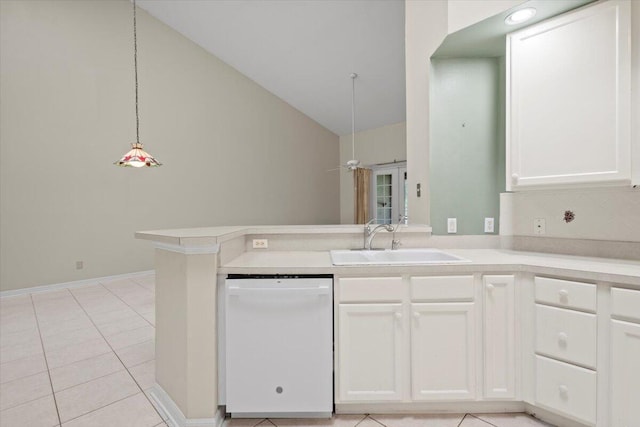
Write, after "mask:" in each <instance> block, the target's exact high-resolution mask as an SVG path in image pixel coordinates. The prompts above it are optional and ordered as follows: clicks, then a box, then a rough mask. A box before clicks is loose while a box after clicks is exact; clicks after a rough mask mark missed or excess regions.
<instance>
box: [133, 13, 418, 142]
mask: <svg viewBox="0 0 640 427" xmlns="http://www.w3.org/2000/svg"><path fill="white" fill-rule="evenodd" d="M137 4H138V6H140V7H141V8H143V9H144V10H146V11H147V12H149V13H150V14H151V15H152V16H154V17H156V18H157V19H159V20H161V21H163V22H164V23H166V24H167V25H169V26H171V27H172V28H174V29H175V30H176V31H178V32H180V33H181V34H183V35H184V36H186V37H187V38H189V39H190V40H192V41H194V42H195V43H197V44H198V45H200V46H202V47H203V48H204V49H206V50H207V51H209V52H211V53H212V54H214V55H215V56H217V57H218V58H220V59H221V60H223V61H224V62H226V63H227V64H229V65H231V66H232V67H234V68H235V69H237V70H238V71H239V72H241V73H242V74H244V75H246V76H247V77H249V78H251V79H252V80H254V81H255V82H256V83H258V84H259V85H261V86H262V87H264V88H265V89H267V90H269V91H270V92H272V93H274V94H275V95H277V96H278V97H280V98H282V99H283V100H284V101H286V102H287V103H289V104H291V105H292V106H294V107H295V108H297V109H299V110H300V111H302V112H303V113H305V114H306V115H308V116H309V117H311V118H312V119H314V120H316V121H317V122H319V123H320V124H322V125H323V126H325V127H326V128H328V129H330V130H331V131H333V132H334V133H336V134H338V135H345V134H348V133H350V132H351V78H350V77H349V76H350V74H351V73H352V72H356V73H358V75H359V77H358V78H357V79H356V82H355V83H356V131H358V130H365V129H372V128H376V127H380V126H384V125H387V124H392V123H398V122H401V121H404V120H405V62H404V1H403V0H323V1H317V0H297V1H291V0H264V1H257V0H163V1H157V0H138V1H137Z"/></svg>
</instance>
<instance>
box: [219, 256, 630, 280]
mask: <svg viewBox="0 0 640 427" xmlns="http://www.w3.org/2000/svg"><path fill="white" fill-rule="evenodd" d="M445 252H449V253H452V254H454V255H458V256H460V257H462V258H465V259H468V260H470V261H471V262H469V263H464V264H449V265H442V264H441V265H420V266H389V265H380V266H370V265H368V266H334V265H332V263H331V256H330V254H329V252H328V251H269V250H266V251H249V252H244V253H243V254H241V255H240V256H238V257H236V258H235V259H233V260H231V261H229V262H227V263H225V264H224V265H222V266H221V267H220V268H219V272H220V273H221V274H232V273H235V274H251V273H258V272H260V273H263V274H295V273H297V274H339V275H342V276H353V275H368V276H369V275H376V274H379V275H383V276H384V275H393V274H432V273H453V272H460V273H463V272H464V273H468V272H521V271H525V272H531V273H535V274H547V275H555V276H569V277H571V278H576V279H582V280H589V281H599V282H612V283H620V284H627V285H633V286H639V287H640V262H639V261H629V260H617V259H608V258H588V257H577V256H569V255H558V254H543V253H533V252H518V251H510V250H501V249H447V250H445Z"/></svg>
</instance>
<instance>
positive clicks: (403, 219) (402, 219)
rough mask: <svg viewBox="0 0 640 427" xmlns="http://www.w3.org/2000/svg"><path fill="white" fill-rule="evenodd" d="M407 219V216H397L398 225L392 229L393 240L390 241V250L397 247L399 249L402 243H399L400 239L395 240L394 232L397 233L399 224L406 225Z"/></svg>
mask: <svg viewBox="0 0 640 427" xmlns="http://www.w3.org/2000/svg"><path fill="white" fill-rule="evenodd" d="M408 219H409V217H408V216H407V215H402V214H400V215H399V216H398V223H397V224H396V226H395V227H394V229H393V239H392V240H391V250H396V249H398V247H400V245H401V244H402V242H400V239H396V231H398V228H399V227H400V224H402V223H404V224H406V223H407V220H408Z"/></svg>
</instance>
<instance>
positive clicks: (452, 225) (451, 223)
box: [447, 218, 458, 234]
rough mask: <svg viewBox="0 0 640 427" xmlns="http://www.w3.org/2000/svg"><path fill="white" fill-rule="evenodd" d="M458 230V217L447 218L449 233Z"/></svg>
mask: <svg viewBox="0 0 640 427" xmlns="http://www.w3.org/2000/svg"><path fill="white" fill-rule="evenodd" d="M457 232H458V219H457V218H447V233H450V234H454V233H457Z"/></svg>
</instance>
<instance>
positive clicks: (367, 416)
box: [353, 414, 369, 427]
mask: <svg viewBox="0 0 640 427" xmlns="http://www.w3.org/2000/svg"><path fill="white" fill-rule="evenodd" d="M367 418H369V414H363V415H362V419H361V420H360V421H358V422H357V423H355V424H354V425H353V427H357V426H358V425H360V424H361V423H362V422H363V421H364V420H366V419H367Z"/></svg>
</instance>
